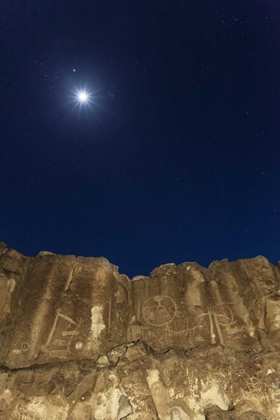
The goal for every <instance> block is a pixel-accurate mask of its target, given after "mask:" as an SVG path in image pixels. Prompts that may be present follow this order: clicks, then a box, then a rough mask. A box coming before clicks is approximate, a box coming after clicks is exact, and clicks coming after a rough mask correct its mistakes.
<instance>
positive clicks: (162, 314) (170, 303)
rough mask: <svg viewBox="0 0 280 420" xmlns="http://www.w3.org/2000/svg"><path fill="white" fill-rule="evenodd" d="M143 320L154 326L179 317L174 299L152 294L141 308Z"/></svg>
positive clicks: (160, 325) (159, 325)
mask: <svg viewBox="0 0 280 420" xmlns="http://www.w3.org/2000/svg"><path fill="white" fill-rule="evenodd" d="M142 314H143V318H144V320H145V321H146V322H147V323H148V324H150V325H152V326H155V327H162V326H164V325H167V324H169V323H170V322H172V321H173V319H174V318H175V317H179V316H180V313H179V311H178V309H177V305H176V303H175V301H174V300H173V299H172V298H171V297H169V296H160V295H158V296H154V297H151V298H149V299H147V300H146V301H145V303H144V304H143V308H142Z"/></svg>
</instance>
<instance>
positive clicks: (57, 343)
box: [52, 338, 68, 347]
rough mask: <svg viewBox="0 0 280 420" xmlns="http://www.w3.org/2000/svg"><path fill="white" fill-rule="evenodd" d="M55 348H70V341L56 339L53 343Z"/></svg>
mask: <svg viewBox="0 0 280 420" xmlns="http://www.w3.org/2000/svg"><path fill="white" fill-rule="evenodd" d="M52 344H53V345H54V346H59V347H67V346H68V341H66V340H60V339H59V338H56V339H55V340H54V341H53V343H52Z"/></svg>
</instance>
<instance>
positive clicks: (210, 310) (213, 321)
mask: <svg viewBox="0 0 280 420" xmlns="http://www.w3.org/2000/svg"><path fill="white" fill-rule="evenodd" d="M229 311H230V317H228V316H226V315H223V314H219V313H217V308H216V306H213V305H209V306H207V312H205V313H203V314H200V315H197V318H200V317H204V316H208V318H209V326H210V341H211V344H216V343H217V341H216V334H215V329H216V332H217V334H218V338H219V341H220V343H221V344H222V345H223V344H224V339H223V335H222V330H221V326H223V327H228V326H230V325H233V324H235V323H236V322H237V321H236V320H234V319H233V314H232V311H231V309H230V308H229Z"/></svg>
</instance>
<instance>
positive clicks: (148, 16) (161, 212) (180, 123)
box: [0, 0, 280, 277]
mask: <svg viewBox="0 0 280 420" xmlns="http://www.w3.org/2000/svg"><path fill="white" fill-rule="evenodd" d="M0 10H1V22H0V25H1V26H0V29H1V33H0V35H1V36H0V54H1V55H0V57H1V69H0V95H1V101H0V107H1V113H0V120H1V121H0V127H1V131H0V132H1V134H0V136H1V140H0V143H1V144H0V147H1V149H0V150H1V153H0V168H1V177H0V193H1V194H0V200H1V203H0V239H1V240H3V241H5V242H7V243H8V246H9V247H11V248H15V249H17V250H18V251H20V252H22V253H23V254H26V255H35V254H36V253H38V252H39V251H40V250H49V251H52V252H55V253H59V254H75V255H85V256H105V257H106V258H108V259H109V260H110V261H111V262H112V263H114V264H116V265H118V266H119V267H120V272H122V273H126V274H128V275H129V276H130V277H132V276H134V275H138V274H146V275H147V274H148V273H149V272H150V271H151V270H152V269H153V268H154V267H156V266H158V265H160V264H164V263H168V262H175V263H180V262H183V261H197V262H198V263H199V264H201V265H206V266H207V265H208V264H209V263H210V262H211V261H212V260H215V259H222V258H228V259H229V260H234V259H237V258H247V257H253V256H256V255H259V254H263V255H265V256H266V257H267V258H268V259H269V260H270V261H271V262H272V263H274V264H276V262H277V260H280V240H279V238H280V224H279V211H280V170H279V169H280V164H279V159H280V143H279V136H280V83H279V80H280V4H279V1H263V0H257V1H253V2H252V0H242V1H241V0H237V1H234V2H233V1H232V2H230V1H227V0H224V1H209V0H196V1H194V2H186V1H174V0H172V1H171V0H170V1H167V0H166V1H165V0H162V1H153V0H149V1H146V0H141V1H135V0H129V1H128V0H126V1H124V0H120V1H117V2H114V1H107V0H98V1H74V0H67V1H66V0H65V1H62V0H47V1H43V0H38V1H36V0H34V1H33V0H32V1H31V0H30V1H22V0H14V1H10V0H4V1H3V2H2V5H1V7H0ZM80 88H83V89H87V90H88V91H89V92H91V93H92V94H93V95H94V103H93V104H88V105H85V104H83V105H82V106H81V105H77V104H76V103H74V102H73V95H75V91H76V90H77V89H80ZM75 105H76V106H75Z"/></svg>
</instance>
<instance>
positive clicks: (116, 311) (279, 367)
mask: <svg viewBox="0 0 280 420" xmlns="http://www.w3.org/2000/svg"><path fill="white" fill-rule="evenodd" d="M279 350H280V270H279V267H275V266H273V265H272V264H271V263H270V262H269V261H268V260H267V259H266V258H264V257H262V256H259V257H256V258H252V259H247V260H238V261H235V262H231V263H229V262H228V260H222V261H215V262H213V263H212V264H211V265H210V266H209V268H208V269H206V268H204V267H201V266H199V265H198V264H196V263H193V262H191V263H183V264H180V265H178V266H176V265H175V264H166V265H163V266H160V267H159V268H156V269H155V270H154V271H152V272H151V274H150V277H143V276H138V277H135V278H134V279H132V280H130V279H129V278H128V277H127V276H125V275H122V274H119V273H118V267H116V266H114V265H112V264H110V263H109V262H108V260H106V259H105V258H84V257H77V258H76V257H75V256H61V255H54V254H52V253H50V252H40V253H39V254H38V255H37V256H36V257H34V258H30V257H25V256H23V255H21V254H20V253H18V252H17V251H15V250H8V249H7V248H6V246H5V244H3V243H1V244H0V419H1V420H2V419H12V420H29V419H30V420H32V419H35V420H49V419H51V420H67V419H68V420H70V419H72V420H74V419H77V420H78V419H85V420H121V419H129V420H136V419H139V420H140V419H141V420H156V419H161V420H218V419H219V420H220V419H227V420H265V419H267V420H276V419H279V418H280V351H279Z"/></svg>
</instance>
